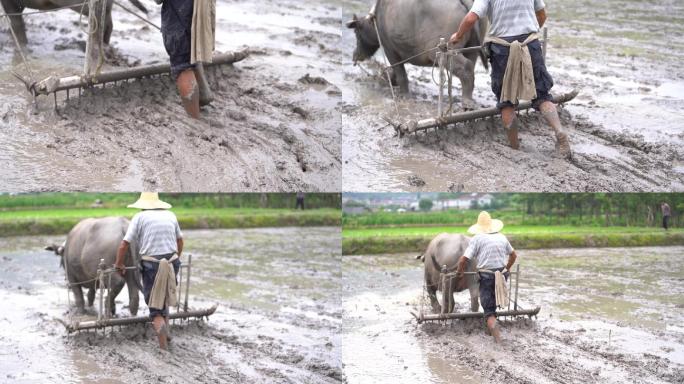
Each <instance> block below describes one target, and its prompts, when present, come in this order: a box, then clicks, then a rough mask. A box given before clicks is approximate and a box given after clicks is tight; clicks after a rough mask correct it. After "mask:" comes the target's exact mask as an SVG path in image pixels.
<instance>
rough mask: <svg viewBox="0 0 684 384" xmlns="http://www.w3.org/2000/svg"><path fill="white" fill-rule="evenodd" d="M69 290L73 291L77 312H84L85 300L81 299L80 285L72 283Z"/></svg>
mask: <svg viewBox="0 0 684 384" xmlns="http://www.w3.org/2000/svg"><path fill="white" fill-rule="evenodd" d="M71 292H73V293H74V301H76V309H77V311H78V313H84V312H85V302H84V301H83V290H82V289H81V286H80V285H72V286H71Z"/></svg>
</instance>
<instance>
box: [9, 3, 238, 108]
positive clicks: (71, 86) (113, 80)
mask: <svg viewBox="0 0 684 384" xmlns="http://www.w3.org/2000/svg"><path fill="white" fill-rule="evenodd" d="M113 4H116V5H117V6H119V7H121V8H122V9H124V10H125V11H126V12H128V13H131V14H133V15H134V16H136V17H137V18H139V19H141V20H143V21H145V22H146V23H148V24H150V25H151V26H153V27H154V28H156V29H158V30H160V31H161V28H160V27H159V26H157V25H155V24H154V23H152V22H150V21H149V20H147V19H146V18H145V17H142V16H140V15H138V14H137V13H135V12H133V11H132V10H130V9H128V8H126V7H125V6H123V5H122V4H121V3H120V2H119V1H116V0H115V1H114V2H113ZM83 5H88V9H89V10H90V11H89V15H88V30H87V31H84V32H85V33H86V38H87V40H86V53H85V62H84V66H83V73H81V74H75V75H71V76H48V77H45V78H42V79H40V78H38V79H37V74H36V73H34V72H33V70H32V69H31V66H30V64H29V61H28V59H27V58H26V55H25V54H24V50H23V47H22V46H21V45H20V43H19V40H18V39H17V35H16V32H15V31H14V29H13V27H12V24H11V23H8V24H9V26H10V32H11V34H12V37H13V39H14V42H15V45H16V48H17V50H18V52H19V54H20V55H21V59H22V62H23V66H24V72H25V75H22V74H19V73H17V72H16V71H14V70H13V71H12V73H13V75H14V76H15V77H16V78H18V79H19V80H21V81H22V82H23V83H24V85H25V86H26V89H27V90H28V91H29V93H31V95H32V96H33V102H34V105H35V104H36V99H37V97H38V96H39V95H50V94H52V95H53V96H54V104H55V109H57V93H58V92H61V91H63V92H65V93H66V100H69V98H70V91H72V90H76V91H77V92H78V96H79V97H80V96H81V95H82V94H83V91H85V90H92V89H95V88H96V87H98V86H100V87H101V88H106V86H107V84H114V86H116V85H118V83H119V82H122V83H128V82H129V80H142V79H152V78H161V77H162V76H168V75H169V74H170V72H171V68H170V65H169V64H156V65H145V66H138V67H134V68H126V69H118V70H112V71H102V66H103V64H104V28H103V27H100V26H103V25H105V15H106V0H83V2H82V3H79V4H76V5H74V6H83ZM71 7H73V6H71ZM63 8H67V7H61V8H57V9H54V10H49V11H38V12H33V13H44V12H51V11H56V10H60V9H63ZM82 9H83V8H82ZM29 14H31V13H29ZM18 15H21V14H18ZM11 16H17V15H15V14H0V19H2V18H9V17H11ZM79 25H80V19H79ZM247 56H249V50H248V49H244V50H240V51H235V52H228V53H221V54H215V55H214V56H213V60H212V62H211V63H197V66H198V72H199V73H202V76H203V77H204V76H205V75H204V72H205V71H204V69H205V68H207V67H212V68H213V69H214V77H216V69H217V68H218V67H220V66H223V65H230V64H233V63H236V62H239V61H242V60H244V59H245V58H246V57H247ZM198 83H199V86H201V87H207V88H208V85H207V82H206V81H204V80H202V81H200V80H199V79H198Z"/></svg>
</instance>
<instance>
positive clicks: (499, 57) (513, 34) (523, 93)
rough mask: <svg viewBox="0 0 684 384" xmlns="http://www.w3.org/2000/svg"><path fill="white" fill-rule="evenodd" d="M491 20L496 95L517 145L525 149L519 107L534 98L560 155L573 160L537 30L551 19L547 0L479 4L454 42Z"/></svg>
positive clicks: (482, 1) (501, 0)
mask: <svg viewBox="0 0 684 384" xmlns="http://www.w3.org/2000/svg"><path fill="white" fill-rule="evenodd" d="M485 16H486V17H488V18H489V22H490V24H491V28H490V30H489V36H488V37H487V38H486V39H485V44H488V45H489V49H488V51H489V54H490V57H489V61H490V63H491V64H492V74H491V77H492V91H493V92H494V95H496V99H497V105H496V106H497V108H498V109H499V110H500V111H501V119H502V120H503V125H504V129H505V130H506V132H507V135H508V141H509V142H510V144H511V147H513V148H514V149H518V148H519V143H518V127H519V122H518V119H517V117H516V114H515V106H516V105H517V104H518V100H519V99H524V100H532V106H533V107H534V108H535V109H536V110H538V111H540V112H541V113H542V116H544V119H545V120H546V121H547V122H548V123H549V125H550V126H551V128H552V129H553V131H554V132H555V134H556V149H557V150H558V152H559V153H560V155H561V156H563V157H564V158H566V159H570V158H572V152H571V150H570V142H569V140H568V134H567V133H566V132H565V130H564V129H563V126H562V125H561V122H560V118H559V117H558V112H557V111H556V105H555V104H554V103H553V102H552V101H551V100H552V98H551V95H550V94H549V90H551V87H553V79H552V78H551V75H549V72H548V71H547V70H546V64H545V63H544V56H543V53H542V49H541V43H540V42H539V40H538V39H537V32H538V31H539V28H540V27H542V26H543V25H544V21H546V11H545V4H544V0H475V1H474V3H473V6H472V8H471V9H470V12H469V13H468V14H467V15H466V17H465V18H464V19H463V21H462V22H461V25H460V26H459V28H458V31H457V32H456V33H454V34H453V35H452V36H451V39H450V43H456V42H458V41H460V40H461V39H462V38H463V36H465V34H466V33H468V31H470V30H471V29H472V28H473V26H474V25H475V24H476V23H477V21H478V19H479V18H480V17H485ZM509 53H510V55H509Z"/></svg>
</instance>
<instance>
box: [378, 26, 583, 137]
mask: <svg viewBox="0 0 684 384" xmlns="http://www.w3.org/2000/svg"><path fill="white" fill-rule="evenodd" d="M548 40H549V39H548V29H547V28H546V27H543V28H542V29H541V37H540V38H539V41H540V42H541V46H542V55H543V57H544V60H545V61H546V52H547V50H548V47H547V46H548ZM485 44H488V43H485ZM433 50H435V66H434V67H433V71H434V70H435V69H438V70H439V79H438V80H435V79H434V72H433V81H434V82H435V84H436V85H437V86H438V87H439V93H438V96H437V115H436V117H430V118H426V119H422V120H407V121H403V122H400V121H397V120H396V119H393V118H392V117H389V116H387V117H385V118H384V120H385V121H386V122H387V123H389V124H390V125H392V126H393V127H394V130H395V132H396V133H397V134H398V135H399V136H400V137H403V136H404V135H406V134H409V133H417V132H419V131H425V132H427V131H428V130H429V129H431V128H432V129H435V130H438V129H440V128H446V127H447V126H449V125H453V124H457V123H463V122H469V121H475V120H478V119H484V118H487V117H493V116H496V115H498V114H500V111H499V110H498V109H497V108H496V107H491V108H481V109H475V110H467V111H463V112H453V104H454V99H453V95H452V88H453V86H452V77H453V74H452V73H451V71H450V68H451V60H452V58H453V57H454V55H457V54H462V53H466V52H471V53H472V52H483V51H484V50H485V45H484V44H483V45H481V46H474V47H466V48H450V47H449V45H448V43H447V41H446V38H440V42H439V44H438V45H437V46H436V47H435V48H433ZM390 87H392V84H391V82H390ZM445 88H446V93H447V95H445ZM578 93H579V91H578V90H572V91H570V92H566V93H564V94H560V95H554V96H553V102H554V103H556V104H563V103H566V102H568V101H571V100H573V99H574V98H575V97H576V96H577V94H578ZM445 96H446V98H447V101H448V108H447V109H445V108H444V101H445ZM395 108H396V101H395ZM530 108H532V102H531V101H520V102H519V103H518V105H517V106H516V111H522V110H528V109H530Z"/></svg>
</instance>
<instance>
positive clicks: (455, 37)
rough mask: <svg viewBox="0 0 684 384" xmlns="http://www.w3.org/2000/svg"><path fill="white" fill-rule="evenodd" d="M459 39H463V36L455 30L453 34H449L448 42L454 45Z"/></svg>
mask: <svg viewBox="0 0 684 384" xmlns="http://www.w3.org/2000/svg"><path fill="white" fill-rule="evenodd" d="M461 39H463V36H459V35H458V32H456V33H454V34H453V35H451V38H450V39H449V44H451V45H456V44H458V42H459V41H461Z"/></svg>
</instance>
